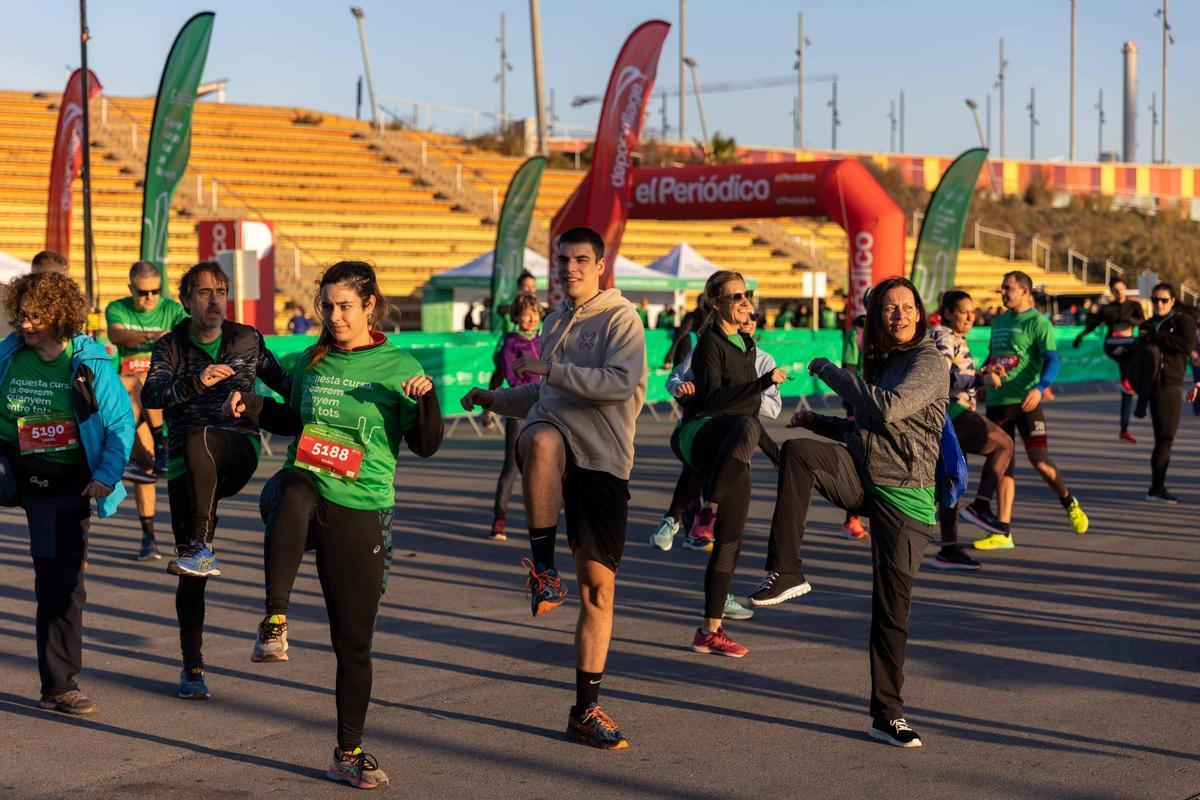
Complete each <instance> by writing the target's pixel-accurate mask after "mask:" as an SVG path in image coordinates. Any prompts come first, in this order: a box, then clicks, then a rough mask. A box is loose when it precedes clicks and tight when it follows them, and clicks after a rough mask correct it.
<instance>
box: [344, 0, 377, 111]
mask: <svg viewBox="0 0 1200 800" xmlns="http://www.w3.org/2000/svg"><path fill="white" fill-rule="evenodd" d="M350 13H351V14H353V15H354V20H355V22H357V23H358V44H359V47H360V48H361V49H362V60H363V73H364V74H365V75H366V76H367V99H369V100H370V101H371V124H372V125H374V126H375V128H376V130H379V131H382V130H383V120H382V119H380V117H379V106H378V105H377V104H376V103H375V84H374V83H372V82H371V60H370V58H368V57H367V30H366V28H365V27H364V25H363V10H362V9H361V8H359V7H358V6H351V7H350Z"/></svg>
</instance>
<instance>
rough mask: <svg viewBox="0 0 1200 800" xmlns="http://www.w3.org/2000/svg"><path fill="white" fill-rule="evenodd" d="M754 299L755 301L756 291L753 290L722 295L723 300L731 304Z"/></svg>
mask: <svg viewBox="0 0 1200 800" xmlns="http://www.w3.org/2000/svg"><path fill="white" fill-rule="evenodd" d="M753 299H754V290H753V289H747V290H746V291H744V292H734V293H733V294H723V295H721V300H723V301H728V302H730V303H740V302H742V301H743V300H753Z"/></svg>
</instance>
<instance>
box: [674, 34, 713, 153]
mask: <svg viewBox="0 0 1200 800" xmlns="http://www.w3.org/2000/svg"><path fill="white" fill-rule="evenodd" d="M683 63H684V64H686V65H687V68H688V69H689V70H690V71H691V73H692V92H693V93H695V95H696V110H697V111H699V112H700V135H701V136H703V137H704V148H703V149H704V151H705V152H706V153H707V151H708V146H709V138H708V123H707V122H706V121H705V119H704V98H703V97H702V96H701V94H700V77H699V75H698V74H697V72H696V59H694V58H692V57H691V56H687V57H685V58H684V59H683ZM680 88H681V89H682V88H683V87H680Z"/></svg>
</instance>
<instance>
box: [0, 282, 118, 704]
mask: <svg viewBox="0 0 1200 800" xmlns="http://www.w3.org/2000/svg"><path fill="white" fill-rule="evenodd" d="M4 310H5V312H6V313H5V317H6V318H7V319H8V320H9V323H10V324H11V325H12V326H13V328H14V329H15V331H14V333H12V334H10V335H9V336H8V337H7V338H6V339H4V341H3V342H0V395H2V396H3V402H0V505H5V506H21V507H22V508H23V509H24V510H25V518H26V520H27V521H28V524H29V554H30V556H31V557H32V558H33V571H34V575H35V580H34V594H35V597H36V599H37V613H36V623H35V629H36V641H37V662H38V673H39V675H40V676H41V699H40V700H39V702H38V705H39V706H41V707H42V708H44V709H46V710H52V711H58V712H61V713H64V714H76V715H79V714H92V713H95V712H96V711H99V710H100V709H99V706H98V705H97V704H96V703H95V702H94V701H93V700H92V699H91V698H89V697H88V696H87V695H86V694H84V692H83V691H81V690H80V688H79V684H78V683H77V682H76V680H75V679H76V677H77V676H78V675H79V671H80V669H81V668H82V663H83V603H84V599H85V598H86V596H87V595H86V592H85V590H84V580H83V578H84V574H85V573H84V559H85V558H86V556H87V544H88V529H89V526H90V523H91V507H90V506H91V500H92V499H93V498H94V499H95V501H96V512H97V514H98V515H99V516H100V517H101V518H104V517H110V516H112V515H113V514H115V513H116V511H117V507H118V506H119V505H120V503H121V500H122V498H124V497H125V488H124V486H122V485H121V470H122V468H123V467H124V466H125V460H126V459H127V458H129V448H130V445H131V444H132V443H133V415H132V413H131V411H130V408H129V398H128V397H127V396H126V394H125V392H124V391H122V389H121V384H120V381H118V380H117V375H116V372H115V371H114V370H113V366H112V359H110V358H109V356H108V352H107V351H106V350H105V349H104V348H103V347H101V346H100V345H98V344H96V342H95V341H93V340H92V339H91V338H89V337H87V336H85V335H83V334H81V333H79V331H80V330H82V329H83V327H84V325H85V324H86V322H87V301H86V299H85V298H84V296H83V293H82V292H80V290H79V287H78V286H77V285H76V284H75V282H74V281H72V280H71V279H70V278H68V277H66V276H65V275H63V274H58V273H54V272H49V271H44V272H37V273H29V274H25V275H21V276H18V277H17V278H14V279H13V280H12V281H11V282H10V283H9V285H8V286H7V287H6V289H5V292H4Z"/></svg>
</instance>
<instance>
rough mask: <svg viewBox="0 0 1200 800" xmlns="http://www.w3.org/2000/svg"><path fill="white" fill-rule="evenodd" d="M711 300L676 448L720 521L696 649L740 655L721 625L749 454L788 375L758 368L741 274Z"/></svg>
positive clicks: (708, 287)
mask: <svg viewBox="0 0 1200 800" xmlns="http://www.w3.org/2000/svg"><path fill="white" fill-rule="evenodd" d="M704 295H705V297H706V298H707V301H708V306H709V308H710V309H712V311H711V313H710V315H709V322H708V325H706V326H705V327H704V328H703V329H702V330H701V333H700V341H699V343H698V344H697V345H696V348H695V350H693V351H692V354H691V355H692V356H693V359H692V368H693V372H694V376H695V377H694V384H695V394H694V396H693V399H692V401H691V402H690V403H688V404H687V405H686V406H685V407H684V408H685V410H684V415H683V418H682V419H681V420H680V423H679V425H678V426H677V427H676V428H675V432H674V433H673V434H672V436H671V450H672V451H673V452H674V453H675V456H676V457H677V458H678V459H679V460H680V461H681V462H682V463H683V464H684V465H686V466H689V467H691V468H692V469H693V470H694V471H695V472H697V473H699V474H700V475H702V476H703V478H704V493H705V496H706V497H707V498H708V500H709V502H710V503H711V504H712V509H711V511H710V513H713V514H715V516H716V529H715V531H714V534H715V541H714V544H713V549H712V554H711V555H710V556H709V559H708V567H707V568H706V569H705V572H704V619H703V627H701V628H697V629H696V634H695V636H694V637H693V639H692V650H694V651H696V652H697V653H715V654H717V655H724V656H731V657H733V658H741V657H742V656H744V655H746V653H748V652H749V650H747V649H746V648H745V647H744V646H742V645H740V644H738V643H737V642H735V641H733V640H732V639H730V638H729V636H728V635H726V633H725V627H724V625H723V623H722V620H723V618H724V614H725V606H726V603H727V597H728V594H729V587H730V586H731V585H732V583H733V573H734V570H735V569H736V567H737V558H738V554H739V553H740V552H741V546H742V533H743V530H744V528H745V525H746V514H747V513H748V512H749V510H750V489H751V485H750V457H751V455H753V453H754V448H755V446H756V445H757V444H758V441H759V439H760V438H761V436H762V433H763V430H762V425H761V424H759V421H758V413H759V409H760V406H761V404H762V397H761V393H762V392H763V391H765V390H766V389H767V388H768V387H769V386H770V385H772V384H774V385H776V386H778V385H779V384H780V383H783V382H784V381H785V380H787V374H786V373H785V372H784V371H783V370H781V369H774V370H772V371H771V372H768V373H766V374H765V375H762V376H761V377H760V375H759V373H758V371H757V368H756V367H757V360H758V359H757V354H756V348H755V345H754V339H753V338H752V337H750V336H748V335H746V334H745V333H743V332H742V330H741V328H742V326H744V325H747V324H748V323H749V322H750V314H751V313H752V310H753V307H754V306H753V304H752V300H751V296H750V292H749V290H747V288H746V283H745V281H744V279H743V278H742V276H741V275H740V274H739V273H736V272H730V271H728V270H719V271H717V272H714V273H713V274H712V275H710V276H709V277H708V281H707V282H706V283H705V286H704Z"/></svg>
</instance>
